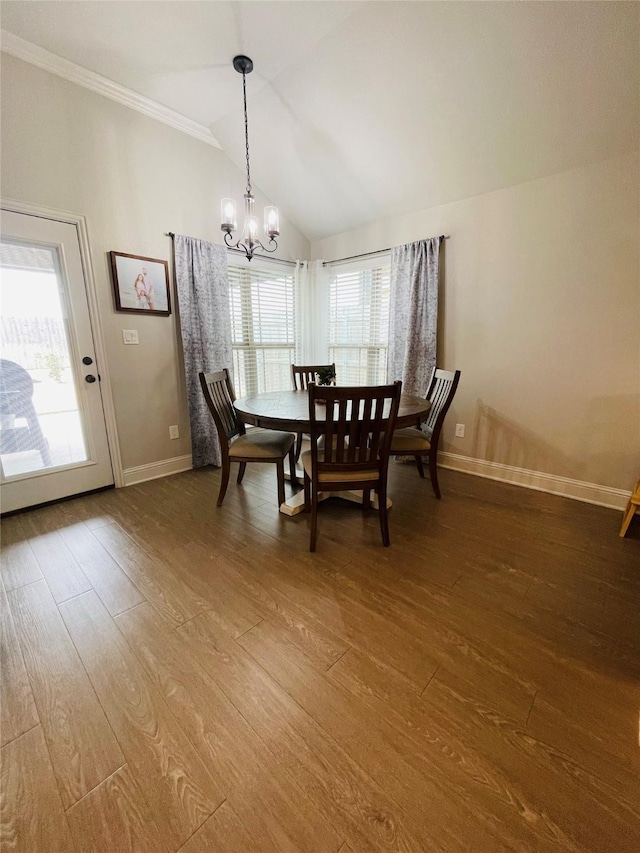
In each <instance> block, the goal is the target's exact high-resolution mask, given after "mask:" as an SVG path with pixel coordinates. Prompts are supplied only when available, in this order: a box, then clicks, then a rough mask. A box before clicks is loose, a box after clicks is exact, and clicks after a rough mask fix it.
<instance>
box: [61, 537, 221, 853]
mask: <svg viewBox="0 0 640 853" xmlns="http://www.w3.org/2000/svg"><path fill="white" fill-rule="evenodd" d="M99 529H103V528H99ZM60 610H61V613H62V616H63V618H64V620H65V623H66V625H67V628H68V630H69V633H70V634H71V636H72V638H73V641H74V643H75V645H76V647H77V649H78V652H79V654H80V656H81V658H82V661H83V663H84V665H85V667H86V669H87V672H88V673H89V676H90V678H91V680H92V682H93V685H94V687H95V690H96V693H97V694H98V697H99V698H100V701H101V703H102V706H103V708H104V710H105V713H106V714H107V717H108V719H109V722H110V724H111V726H112V728H113V730H114V732H115V734H116V736H117V738H118V740H119V742H120V744H121V746H122V751H123V752H124V754H125V756H126V761H127V764H128V766H129V769H130V771H131V773H132V774H133V775H134V777H135V779H136V781H137V783H138V785H139V786H140V788H141V789H142V791H143V794H144V797H145V799H146V801H147V803H148V804H149V807H150V809H151V811H152V814H153V818H154V820H155V822H156V825H157V826H158V829H159V831H160V833H161V835H163V837H166V838H167V839H168V840H169V842H170V845H173V848H174V849H177V848H178V847H179V846H180V845H181V844H183V843H184V842H185V841H186V839H187V838H189V837H190V836H191V835H192V834H193V832H195V830H196V829H198V827H199V826H201V824H202V823H204V821H205V820H206V819H207V818H208V817H209V815H211V814H212V813H213V812H214V810H215V809H216V808H217V807H218V806H219V805H220V803H221V802H222V801H223V800H224V795H223V794H222V793H221V791H220V789H219V787H218V785H217V784H216V783H215V782H214V780H213V779H212V777H211V776H210V774H209V772H208V771H207V770H206V769H205V767H204V765H203V764H202V762H201V761H200V759H199V758H198V757H197V756H196V754H195V753H194V750H193V747H192V746H191V744H190V743H189V741H188V740H187V738H186V736H185V734H184V732H183V731H182V729H181V728H180V726H179V725H178V723H177V722H176V720H175V718H174V717H173V715H172V714H171V712H170V711H169V709H168V708H167V706H166V704H165V702H164V700H163V699H162V697H161V696H160V695H159V693H158V692H157V690H156V689H155V687H154V686H153V684H152V683H151V682H150V680H149V678H148V676H147V675H146V673H145V672H144V670H143V669H142V667H141V666H140V664H139V663H138V661H137V659H136V657H135V656H134V654H133V652H132V650H131V648H130V646H129V644H128V643H127V641H126V640H125V639H124V637H123V636H122V634H121V633H120V631H119V630H118V628H117V626H116V624H115V623H114V621H113V619H112V618H111V616H110V615H109V614H108V612H107V611H106V609H105V607H104V605H103V604H102V603H101V602H100V600H99V598H98V597H97V595H96V594H95V593H94V592H90V593H87V594H86V595H81V596H78V597H77V598H73V599H71V601H67V602H65V603H64V604H62V605H61V606H60Z"/></svg>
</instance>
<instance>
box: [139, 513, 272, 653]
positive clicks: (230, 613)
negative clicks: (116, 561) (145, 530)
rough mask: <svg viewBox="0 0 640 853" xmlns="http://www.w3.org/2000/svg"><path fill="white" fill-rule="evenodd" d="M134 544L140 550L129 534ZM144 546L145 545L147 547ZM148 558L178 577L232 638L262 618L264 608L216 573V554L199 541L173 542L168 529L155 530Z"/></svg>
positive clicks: (171, 534) (218, 560) (218, 572)
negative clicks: (197, 596) (157, 560)
mask: <svg viewBox="0 0 640 853" xmlns="http://www.w3.org/2000/svg"><path fill="white" fill-rule="evenodd" d="M130 535H131V538H132V539H133V541H134V542H136V543H137V544H138V545H139V546H140V547H143V543H142V540H141V534H140V533H138V532H133V533H131V534H130ZM147 547H148V546H147ZM151 553H152V555H154V556H156V557H158V558H160V557H161V558H162V559H163V561H164V562H165V564H166V565H167V566H168V567H169V568H170V569H171V570H172V571H173V572H174V573H175V574H176V575H177V576H178V577H182V578H183V579H184V580H185V581H186V582H187V583H188V584H189V586H191V587H192V588H193V590H194V591H195V592H196V593H197V594H198V595H199V596H200V598H201V599H202V600H203V601H205V602H206V604H207V610H209V611H210V612H211V613H212V614H213V615H214V617H215V619H216V620H217V622H218V624H219V625H220V626H221V627H222V628H224V629H225V631H227V633H228V634H229V635H230V636H232V637H237V636H240V635H241V634H244V632H245V631H248V630H249V629H250V628H252V627H253V626H254V625H257V623H258V622H260V621H261V619H263V618H264V608H260V607H256V605H255V603H254V602H253V601H251V600H249V598H247V597H246V596H245V595H244V594H243V593H242V592H241V591H240V589H239V585H238V584H237V583H233V582H229V581H228V580H227V578H226V576H225V574H224V573H223V572H222V571H221V570H220V560H221V558H220V555H219V554H218V553H212V552H211V551H210V550H209V549H207V548H205V547H204V546H203V545H202V544H201V543H200V542H197V541H194V540H193V539H191V540H190V541H189V542H180V543H176V541H175V537H174V535H173V533H172V532H171V531H170V530H164V529H156V531H155V532H154V545H153V547H152V549H151Z"/></svg>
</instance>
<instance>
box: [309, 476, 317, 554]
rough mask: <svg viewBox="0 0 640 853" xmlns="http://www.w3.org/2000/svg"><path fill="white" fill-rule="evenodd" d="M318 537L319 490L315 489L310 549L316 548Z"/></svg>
mask: <svg viewBox="0 0 640 853" xmlns="http://www.w3.org/2000/svg"><path fill="white" fill-rule="evenodd" d="M317 538H318V492H317V491H316V489H313V491H312V494H311V541H310V544H309V550H310V551H311V552H313V551H315V550H316V540H317Z"/></svg>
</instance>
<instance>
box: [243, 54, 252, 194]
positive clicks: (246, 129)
mask: <svg viewBox="0 0 640 853" xmlns="http://www.w3.org/2000/svg"><path fill="white" fill-rule="evenodd" d="M242 94H243V96H244V141H245V148H246V152H247V195H251V173H250V171H249V119H248V118H247V75H246V74H245V72H244V71H243V72H242Z"/></svg>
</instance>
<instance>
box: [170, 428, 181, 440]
mask: <svg viewBox="0 0 640 853" xmlns="http://www.w3.org/2000/svg"><path fill="white" fill-rule="evenodd" d="M169 438H180V430H179V429H178V427H177V426H170V427H169Z"/></svg>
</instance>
